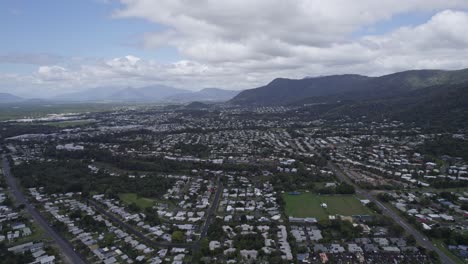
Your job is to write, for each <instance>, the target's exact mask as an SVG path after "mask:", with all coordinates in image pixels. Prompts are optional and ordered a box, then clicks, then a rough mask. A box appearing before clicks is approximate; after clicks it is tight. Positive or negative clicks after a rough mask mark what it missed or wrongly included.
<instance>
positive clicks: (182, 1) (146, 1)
mask: <svg viewBox="0 0 468 264" xmlns="http://www.w3.org/2000/svg"><path fill="white" fill-rule="evenodd" d="M467 28H468V1H467V0H379V1H375V0H355V1H349V0H327V1H323V0H289V1H284V0H200V1H190V0H120V1H119V0H79V1H63V0H41V1H37V0H3V1H1V2H0V32H1V35H2V37H1V41H0V92H8V93H12V94H15V95H19V96H23V97H28V98H32V97H39V98H47V97H53V96H56V95H59V94H66V93H71V92H76V91H81V90H87V89H90V88H97V89H99V88H103V87H116V89H117V88H119V87H142V86H147V85H168V86H173V87H177V88H184V89H189V90H199V89H203V88H206V87H218V88H223V89H236V90H238V89H249V88H255V87H258V86H261V85H264V84H266V83H268V82H270V81H271V80H273V79H274V78H277V77H285V78H303V77H305V76H308V77H312V76H321V75H331V74H344V73H355V74H363V75H369V76H379V75H383V74H388V73H393V72H397V71H403V70H410V69H446V70H452V69H462V68H468V34H467V32H468V31H467Z"/></svg>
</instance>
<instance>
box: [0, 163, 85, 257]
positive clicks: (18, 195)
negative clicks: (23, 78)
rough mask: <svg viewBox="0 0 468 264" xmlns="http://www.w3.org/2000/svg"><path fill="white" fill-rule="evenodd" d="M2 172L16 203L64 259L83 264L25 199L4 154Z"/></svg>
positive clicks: (69, 245) (67, 244) (69, 246)
mask: <svg viewBox="0 0 468 264" xmlns="http://www.w3.org/2000/svg"><path fill="white" fill-rule="evenodd" d="M3 174H4V175H5V178H6V182H7V184H8V186H9V187H10V190H11V193H12V194H13V195H14V196H15V201H16V203H17V204H24V205H25V208H26V210H27V211H28V213H29V214H30V215H31V216H32V217H33V219H34V221H36V223H38V224H39V225H40V226H41V227H42V228H43V229H44V230H45V231H46V233H47V234H48V235H49V236H50V237H51V238H52V239H53V240H54V241H55V243H56V244H57V245H58V247H59V248H60V251H61V253H62V254H63V255H64V256H65V258H66V259H65V260H66V261H67V262H68V263H74V264H84V263H85V262H84V261H83V260H82V259H81V257H80V256H79V255H78V253H76V252H75V251H74V250H73V247H72V245H71V244H70V243H69V242H68V241H67V240H65V239H64V238H62V237H61V236H60V235H59V234H58V233H57V232H55V230H54V229H53V228H52V227H51V226H50V225H49V223H48V222H47V220H46V219H45V218H44V217H42V215H41V214H40V213H39V211H38V210H37V209H36V208H34V206H33V205H31V204H30V203H29V201H28V200H27V199H26V196H25V195H24V194H23V192H22V191H21V189H20V188H19V186H18V183H17V182H16V179H15V178H14V177H13V175H12V174H11V171H10V164H8V160H7V158H6V157H5V156H3Z"/></svg>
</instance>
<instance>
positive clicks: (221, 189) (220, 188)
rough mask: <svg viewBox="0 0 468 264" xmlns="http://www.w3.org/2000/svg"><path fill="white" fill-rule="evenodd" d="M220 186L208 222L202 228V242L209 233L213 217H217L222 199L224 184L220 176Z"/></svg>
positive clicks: (209, 212)
mask: <svg viewBox="0 0 468 264" xmlns="http://www.w3.org/2000/svg"><path fill="white" fill-rule="evenodd" d="M217 181H218V184H217V187H216V194H215V197H214V199H213V203H212V204H211V207H210V209H208V215H207V216H206V221H205V224H204V225H203V227H202V231H201V233H200V240H203V239H204V238H205V237H206V234H207V233H208V228H209V227H210V223H211V220H212V219H213V216H214V215H215V211H216V208H218V204H219V199H220V198H221V194H222V193H223V189H224V187H223V184H222V182H221V176H218V179H217Z"/></svg>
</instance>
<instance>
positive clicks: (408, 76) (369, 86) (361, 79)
mask: <svg viewBox="0 0 468 264" xmlns="http://www.w3.org/2000/svg"><path fill="white" fill-rule="evenodd" d="M464 82H468V69H465V70H458V71H442V70H414V71H405V72H399V73H394V74H389V75H385V76H381V77H366V76H361V75H332V76H325V77H316V78H306V79H300V80H292V79H275V80H273V81H272V82H271V83H269V84H267V85H265V86H262V87H259V88H255V89H250V90H245V91H243V92H241V93H240V94H239V95H237V96H236V97H234V98H233V99H232V100H230V103H231V104H235V105H291V104H297V105H301V104H310V103H330V102H334V101H337V100H375V99H383V98H386V99H388V98H392V97H398V96H401V95H403V94H405V93H407V92H411V91H415V90H419V89H424V88H427V87H434V86H444V85H451V84H460V83H464Z"/></svg>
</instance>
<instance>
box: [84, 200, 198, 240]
mask: <svg viewBox="0 0 468 264" xmlns="http://www.w3.org/2000/svg"><path fill="white" fill-rule="evenodd" d="M88 202H89V204H90V205H91V206H92V207H93V208H94V209H95V210H96V211H98V212H99V213H100V214H103V215H105V216H106V217H107V218H109V220H111V221H112V222H114V223H115V224H117V225H119V226H120V227H121V228H123V229H125V230H127V232H129V233H131V234H133V235H134V236H136V237H138V238H139V239H140V240H142V241H143V242H144V243H146V244H148V245H151V246H152V247H156V248H158V247H178V248H192V247H194V246H195V245H194V244H193V243H171V242H164V241H156V240H153V239H151V238H149V237H147V236H146V235H145V234H143V233H142V232H141V231H139V230H138V229H136V228H135V227H133V226H132V225H130V224H127V223H125V222H124V221H122V220H121V219H120V218H118V217H117V216H116V215H114V214H112V213H109V212H108V211H107V210H106V209H105V208H104V207H103V206H101V205H100V204H99V203H97V202H95V201H93V200H91V199H88Z"/></svg>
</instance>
